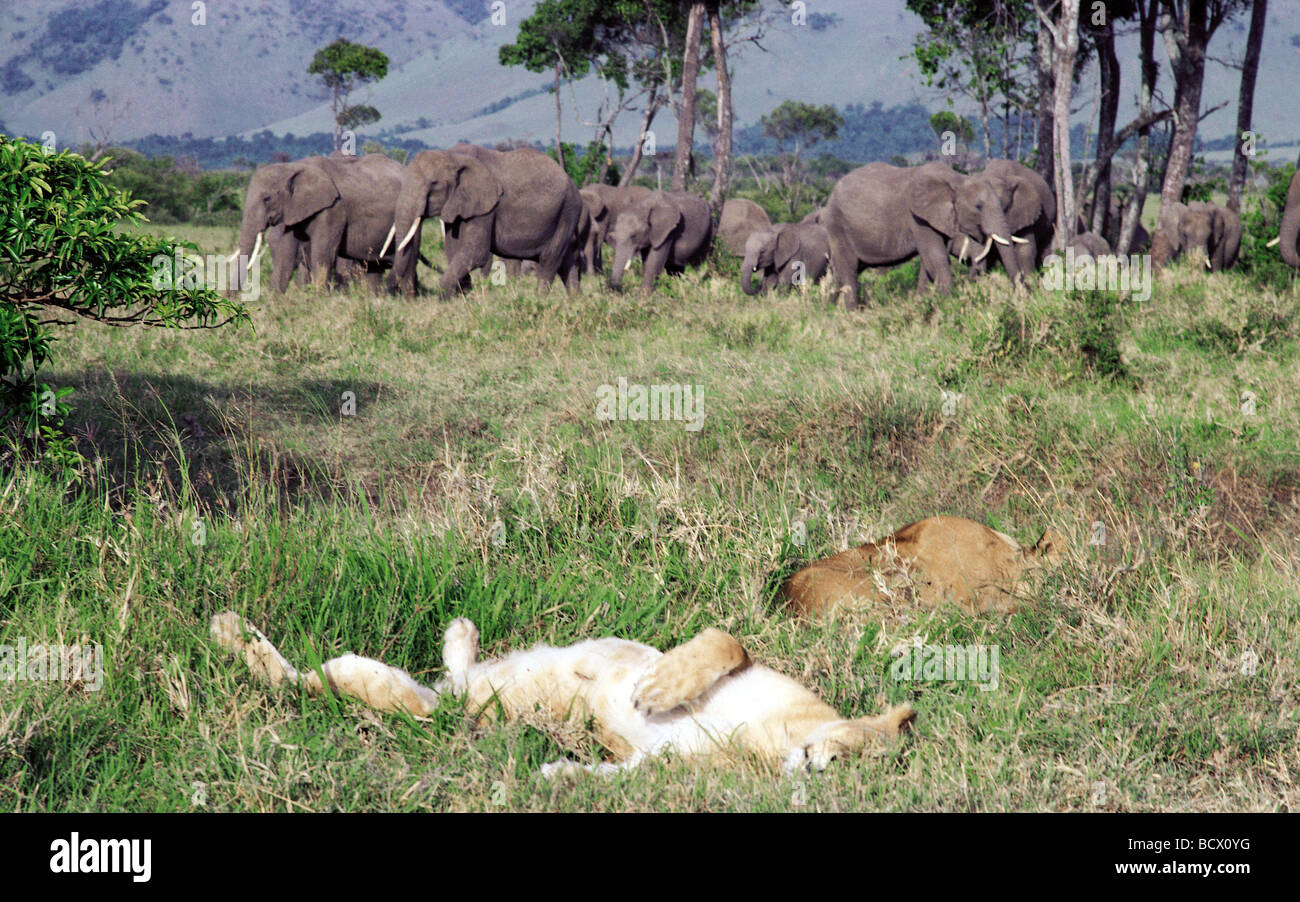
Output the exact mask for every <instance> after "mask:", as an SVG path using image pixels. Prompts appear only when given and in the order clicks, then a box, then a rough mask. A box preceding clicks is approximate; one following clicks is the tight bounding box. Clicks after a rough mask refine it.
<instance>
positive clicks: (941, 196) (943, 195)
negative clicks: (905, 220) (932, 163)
mask: <svg viewBox="0 0 1300 902" xmlns="http://www.w3.org/2000/svg"><path fill="white" fill-rule="evenodd" d="M956 199H957V198H956V194H955V193H954V192H953V188H952V186H951V185H950V184H948V182H947V180H946V179H942V178H939V177H938V176H935V175H928V174H920V175H918V176H917V177H915V178H913V179H912V183H911V185H910V186H908V191H907V208H908V210H910V211H911V213H912V215H913V216H915V217H916V218H917V219H919V220H921V221H922V222H925V223H927V224H929V225H930V226H931V227H933V228H934V229H935V230H936V231H939V232H942V233H943V234H944V235H949V236H952V235H956V234H957V207H956Z"/></svg>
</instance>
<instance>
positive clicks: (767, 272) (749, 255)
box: [740, 222, 831, 295]
mask: <svg viewBox="0 0 1300 902" xmlns="http://www.w3.org/2000/svg"><path fill="white" fill-rule="evenodd" d="M830 252H831V244H830V237H829V236H828V235H827V234H826V229H824V228H823V227H822V226H820V225H817V224H816V223H812V222H787V223H782V224H780V225H778V226H775V227H774V228H770V229H766V230H764V231H761V232H754V233H753V234H751V235H750V236H749V240H748V241H747V242H746V243H745V260H744V263H743V265H742V267H741V270H740V287H741V289H742V290H743V291H744V292H745V294H748V295H755V294H758V292H759V290H760V289H761V290H763V291H771V290H772V289H773V288H778V287H779V288H782V289H788V288H791V287H793V286H796V285H809V284H814V283H816V282H817V281H818V280H819V279H820V278H821V277H822V276H824V275H825V274H826V268H827V266H828V264H829V262H830Z"/></svg>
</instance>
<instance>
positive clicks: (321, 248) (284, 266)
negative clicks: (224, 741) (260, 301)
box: [232, 154, 418, 293]
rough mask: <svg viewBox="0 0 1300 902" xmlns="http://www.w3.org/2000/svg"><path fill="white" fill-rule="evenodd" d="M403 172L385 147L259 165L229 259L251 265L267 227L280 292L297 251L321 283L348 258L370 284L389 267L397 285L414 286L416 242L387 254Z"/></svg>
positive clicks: (374, 288)
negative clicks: (399, 273) (383, 150)
mask: <svg viewBox="0 0 1300 902" xmlns="http://www.w3.org/2000/svg"><path fill="white" fill-rule="evenodd" d="M401 178H402V164H400V163H398V162H396V161H395V160H392V159H390V158H388V157H386V156H384V155H383V154H367V155H365V156H363V157H355V156H345V155H338V156H330V157H307V158H306V159H303V160H298V161H296V162H293V163H273V164H271V165H269V166H263V167H262V168H260V169H258V170H257V171H256V172H254V173H253V175H252V177H251V178H250V179H249V182H248V191H247V192H246V194H245V197H244V210H243V214H242V218H241V220H240V227H239V249H238V250H237V251H236V253H235V255H234V256H232V260H233V259H235V258H236V257H238V256H240V255H244V256H245V257H246V259H248V260H249V261H250V265H251V263H252V261H253V259H254V258H255V257H256V256H257V255H258V254H259V253H260V247H261V243H262V239H263V235H264V234H265V236H266V244H267V246H268V247H269V248H270V250H271V271H272V286H273V288H275V290H277V291H283V290H284V289H285V287H287V286H288V283H289V279H290V277H291V276H292V275H293V271H294V268H295V266H296V265H297V263H298V260H299V257H300V256H302V255H305V256H306V257H307V258H308V259H309V260H310V267H309V270H310V275H311V279H312V282H313V283H314V284H315V285H317V286H318V287H323V286H324V285H325V284H326V282H327V281H328V280H329V278H330V273H331V272H333V271H334V269H335V267H336V265H337V263H338V262H339V261H340V260H348V261H353V262H355V263H356V264H358V265H359V267H360V269H361V270H362V271H363V272H364V273H365V276H364V277H365V280H366V282H367V284H368V286H369V287H370V289H371V290H372V291H377V290H378V289H379V288H380V287H381V272H382V271H383V270H384V269H387V268H388V267H390V266H394V267H395V268H398V269H403V273H404V275H402V276H401V277H399V279H398V287H400V288H401V289H402V290H403V291H405V292H406V293H414V291H415V259H416V255H417V252H418V248H415V247H412V248H409V249H407V250H406V252H404V253H398V254H396V255H393V254H386V253H385V251H386V250H387V248H386V247H385V237H386V236H387V234H388V233H389V231H390V230H391V228H392V225H393V200H394V198H395V197H396V195H397V190H398V189H399V188H400V186H401ZM404 263H409V265H407V266H405V267H403V264H404ZM245 276H246V271H245V272H240V273H238V274H237V278H236V279H232V283H234V284H236V285H240V284H242V283H243V279H244V278H245Z"/></svg>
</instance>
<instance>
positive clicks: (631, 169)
mask: <svg viewBox="0 0 1300 902" xmlns="http://www.w3.org/2000/svg"><path fill="white" fill-rule="evenodd" d="M663 103H664V100H663V98H662V97H661V96H660V94H659V86H658V85H657V84H656V85H651V87H650V98H649V99H648V100H647V101H646V107H645V114H644V115H642V117H641V133H640V134H639V135H637V139H636V147H634V148H632V161H631V162H630V163H628V164H627V170H626V171H625V172H624V173H623V177H622V178H621V179H619V181H618V183H619V185H620V186H622V187H624V188H626V187H627V186H628V185H630V184H632V179H634V178H636V170H637V167H639V166H640V165H641V155H642V152H643V151H644V150H645V138H646V135H648V134H649V133H650V126H651V125H652V124H653V123H654V121H655V114H656V113H658V112H659V107H660V106H662V105H663ZM655 152H656V154H657V153H658V148H656V149H655Z"/></svg>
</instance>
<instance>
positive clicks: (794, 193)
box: [759, 100, 844, 219]
mask: <svg viewBox="0 0 1300 902" xmlns="http://www.w3.org/2000/svg"><path fill="white" fill-rule="evenodd" d="M759 124H761V125H762V126H763V134H764V135H766V136H767V137H769V138H771V139H772V140H773V141H775V142H776V148H777V153H778V155H779V156H780V158H781V184H782V186H783V187H784V189H785V202H786V209H787V211H788V212H789V214H790V218H791V219H793V218H794V217H795V215H796V212H797V211H798V209H799V200H800V198H801V197H802V196H803V187H804V184H805V181H806V179H805V178H804V171H803V165H802V161H801V159H800V158H801V155H802V153H803V151H804V150H805V149H806V148H808V147H811V146H813V145H814V144H817V143H818V142H820V141H834V140H835V139H836V138H837V137H839V133H840V129H841V128H843V127H844V117H843V116H842V115H840V112H839V110H837V109H835V107H834V106H833V105H831V104H825V105H823V106H812V105H811V104H807V103H799V102H797V101H794V100H786V101H784V102H783V103H782V104H781V105H780V106H779V107H777V108H776V109H774V110H773V111H772V112H770V113H768V114H767V115H766V116H763V117H762V118H760V119H759ZM787 148H790V149H787Z"/></svg>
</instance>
